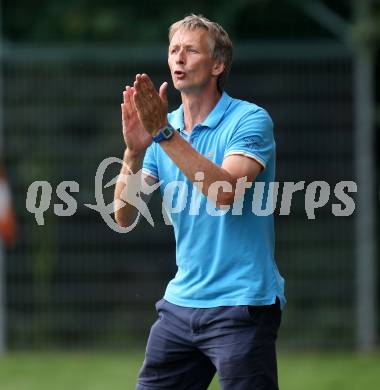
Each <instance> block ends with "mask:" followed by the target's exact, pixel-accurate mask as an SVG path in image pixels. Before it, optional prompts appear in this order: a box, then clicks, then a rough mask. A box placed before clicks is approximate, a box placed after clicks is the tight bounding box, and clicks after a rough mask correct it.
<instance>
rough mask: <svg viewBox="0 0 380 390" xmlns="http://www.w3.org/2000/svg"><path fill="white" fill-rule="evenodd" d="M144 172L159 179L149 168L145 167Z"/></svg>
mask: <svg viewBox="0 0 380 390" xmlns="http://www.w3.org/2000/svg"><path fill="white" fill-rule="evenodd" d="M142 173H145V174H146V175H148V176H151V177H153V179H156V180H158V177H157V176H156V175H155V174H154V173H153V172H152V171H150V170H149V169H146V168H143V169H142Z"/></svg>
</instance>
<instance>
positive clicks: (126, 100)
mask: <svg viewBox="0 0 380 390" xmlns="http://www.w3.org/2000/svg"><path fill="white" fill-rule="evenodd" d="M128 95H129V91H124V93H123V96H124V115H125V119H129V118H130V117H131V116H132V112H133V111H132V109H131V104H130V101H129V98H128Z"/></svg>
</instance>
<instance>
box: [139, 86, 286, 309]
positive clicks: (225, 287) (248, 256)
mask: <svg viewBox="0 0 380 390" xmlns="http://www.w3.org/2000/svg"><path fill="white" fill-rule="evenodd" d="M168 120H169V122H170V123H171V124H172V126H173V127H174V128H176V129H178V131H179V133H180V134H181V135H182V137H184V138H185V139H186V140H187V141H188V142H189V143H190V144H191V145H192V147H193V148H195V149H196V150H197V151H198V152H199V153H200V154H202V155H203V156H205V157H206V158H208V159H209V160H211V161H212V162H214V163H215V164H217V165H218V166H221V165H222V162H223V159H224V158H225V157H226V156H228V155H232V154H240V155H244V156H248V157H250V158H253V159H255V160H256V161H258V162H259V163H260V164H261V165H262V166H263V168H264V169H263V170H262V172H261V173H260V174H259V175H258V176H257V178H256V181H255V183H253V185H252V187H251V188H249V189H247V190H246V193H245V195H244V198H243V199H241V200H240V203H239V202H236V205H237V206H238V207H236V208H234V207H235V206H236V205H234V207H233V206H231V207H230V208H229V210H220V209H217V208H215V206H214V205H213V203H212V202H211V201H208V199H207V197H206V196H204V195H203V194H202V193H201V192H200V191H199V190H198V189H197V188H196V187H194V186H193V184H192V183H191V182H190V181H189V180H188V179H187V178H186V177H185V175H184V174H183V173H182V172H181V171H180V170H179V168H178V167H177V166H176V165H175V164H174V162H173V161H172V160H171V159H170V158H169V157H168V156H167V154H166V153H165V152H164V151H163V149H162V148H161V147H160V145H159V144H156V143H153V144H152V145H151V146H150V147H149V148H148V150H147V152H146V155H145V159H144V163H143V172H144V173H147V174H149V175H151V176H153V177H155V178H157V179H159V180H161V181H162V184H161V186H160V190H161V193H162V195H163V203H164V207H165V209H166V210H167V212H168V214H169V217H170V220H171V222H172V224H173V228H174V234H175V239H176V263H177V266H178V270H177V273H176V275H175V276H174V278H173V279H172V280H171V281H170V282H169V284H168V286H167V288H166V292H165V295H164V298H165V299H166V300H167V301H169V302H171V303H174V304H176V305H179V306H186V307H195V308H208V307H217V306H235V305H259V306H260V305H270V304H273V303H274V302H275V300H276V297H278V298H279V299H280V302H281V307H282V308H283V307H284V305H285V302H286V300H285V296H284V279H283V278H282V277H281V276H280V274H279V271H278V269H277V266H276V263H275V259H274V221H273V215H272V214H270V215H267V216H262V215H261V213H258V212H257V213H255V212H253V199H254V197H253V194H254V192H256V191H255V189H254V187H255V185H256V182H263V183H265V187H264V190H263V192H262V195H263V196H262V203H263V204H262V209H265V206H266V200H267V198H268V188H269V183H270V182H273V181H274V180H275V149H276V146H275V141H274V138H273V123H272V120H271V118H270V116H269V114H268V113H267V112H266V111H265V110H264V109H263V108H261V107H259V106H257V105H255V104H252V103H249V102H246V101H242V100H238V99H233V98H231V97H230V96H229V95H228V94H227V93H225V92H224V93H223V94H222V96H221V98H220V99H219V101H218V103H217V104H216V106H215V107H214V109H213V110H212V111H211V112H210V114H209V115H208V116H207V118H206V119H205V120H204V122H203V123H200V124H198V125H196V126H195V127H194V128H193V130H192V131H191V133H190V135H188V133H187V132H185V131H184V121H183V107H182V105H181V106H180V107H179V108H178V109H177V110H176V111H173V112H171V113H170V114H168ZM199 181H201V178H200V179H199ZM263 185H264V184H263ZM268 203H269V202H268ZM239 205H240V206H239ZM239 208H240V211H239ZM259 214H260V215H259Z"/></svg>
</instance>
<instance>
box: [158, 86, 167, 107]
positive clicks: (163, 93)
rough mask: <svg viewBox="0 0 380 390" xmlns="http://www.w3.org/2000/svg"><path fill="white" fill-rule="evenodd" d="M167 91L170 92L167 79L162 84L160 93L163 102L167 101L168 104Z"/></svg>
mask: <svg viewBox="0 0 380 390" xmlns="http://www.w3.org/2000/svg"><path fill="white" fill-rule="evenodd" d="M167 93H168V83H167V82H166V81H165V82H163V83H162V84H161V87H160V92H159V95H160V98H161V100H162V102H163V103H165V104H166V105H167V104H168V94H167Z"/></svg>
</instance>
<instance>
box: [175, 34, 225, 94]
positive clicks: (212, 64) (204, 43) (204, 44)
mask: <svg viewBox="0 0 380 390" xmlns="http://www.w3.org/2000/svg"><path fill="white" fill-rule="evenodd" d="M168 63H169V68H170V72H171V76H172V79H173V84H174V87H175V88H176V89H178V90H179V91H181V92H185V93H186V92H187V93H191V92H193V93H196V92H201V91H202V90H204V89H205V88H206V87H207V86H209V85H210V84H212V83H215V88H216V81H217V78H218V76H219V74H220V73H222V72H223V69H224V65H223V64H222V63H220V62H216V61H215V60H214V59H212V58H211V53H210V45H209V38H208V32H207V31H206V30H205V29H203V28H198V29H195V30H186V29H182V30H181V29H179V30H178V31H177V32H176V33H175V34H174V35H173V37H172V39H171V41H170V45H169V54H168Z"/></svg>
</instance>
